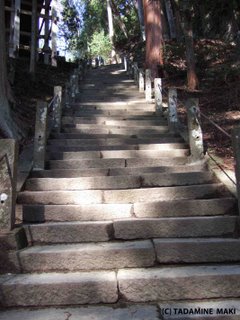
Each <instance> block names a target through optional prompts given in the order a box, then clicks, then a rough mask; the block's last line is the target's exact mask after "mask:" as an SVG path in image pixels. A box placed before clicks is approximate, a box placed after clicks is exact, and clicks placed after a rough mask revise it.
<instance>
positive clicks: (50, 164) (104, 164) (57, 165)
mask: <svg viewBox="0 0 240 320" xmlns="http://www.w3.org/2000/svg"><path fill="white" fill-rule="evenodd" d="M184 164H188V158H187V157H174V158H168V157H163V158H161V159H150V158H141V159H139V158H128V159H122V158H120V159H84V160H76V159H75V160H50V161H47V163H46V168H47V169H78V168H82V169H84V168H124V167H131V168H133V167H143V166H144V165H145V166H147V167H159V166H175V165H184Z"/></svg>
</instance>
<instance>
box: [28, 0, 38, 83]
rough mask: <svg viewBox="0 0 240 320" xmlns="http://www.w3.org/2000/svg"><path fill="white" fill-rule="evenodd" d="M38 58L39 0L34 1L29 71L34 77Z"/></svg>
mask: <svg viewBox="0 0 240 320" xmlns="http://www.w3.org/2000/svg"><path fill="white" fill-rule="evenodd" d="M36 58H37V0H32V25H31V53H30V67H29V71H30V73H31V75H32V76H33V77H34V75H35V69H36Z"/></svg>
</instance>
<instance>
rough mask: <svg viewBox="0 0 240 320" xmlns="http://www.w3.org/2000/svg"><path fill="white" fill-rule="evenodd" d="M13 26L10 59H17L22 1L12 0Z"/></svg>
mask: <svg viewBox="0 0 240 320" xmlns="http://www.w3.org/2000/svg"><path fill="white" fill-rule="evenodd" d="M11 9H12V11H11V24H10V36H9V57H11V58H16V57H17V56H18V50H19V39H20V9H21V0H12V7H11Z"/></svg>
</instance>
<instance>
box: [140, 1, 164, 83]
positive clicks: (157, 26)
mask: <svg viewBox="0 0 240 320" xmlns="http://www.w3.org/2000/svg"><path fill="white" fill-rule="evenodd" d="M144 19H145V31H146V59H145V63H146V69H150V70H151V75H152V78H153V79H154V78H157V77H159V76H160V77H161V76H162V75H161V74H159V67H160V66H163V30H162V21H161V4H160V1H157V0H144Z"/></svg>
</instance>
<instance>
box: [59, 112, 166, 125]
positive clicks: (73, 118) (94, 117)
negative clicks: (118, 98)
mask: <svg viewBox="0 0 240 320" xmlns="http://www.w3.org/2000/svg"><path fill="white" fill-rule="evenodd" d="M106 120H116V121H142V120H143V121H160V122H161V121H163V122H165V121H166V119H165V118H164V117H163V116H161V115H156V114H152V115H141V114H137V115H134V114H132V115H131V114H127V115H126V114H120V115H115V116H108V115H101V114H91V115H88V114H82V116H81V117H77V116H73V115H69V116H62V123H78V121H96V122H100V123H102V122H104V121H106ZM79 123H80V122H79Z"/></svg>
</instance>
